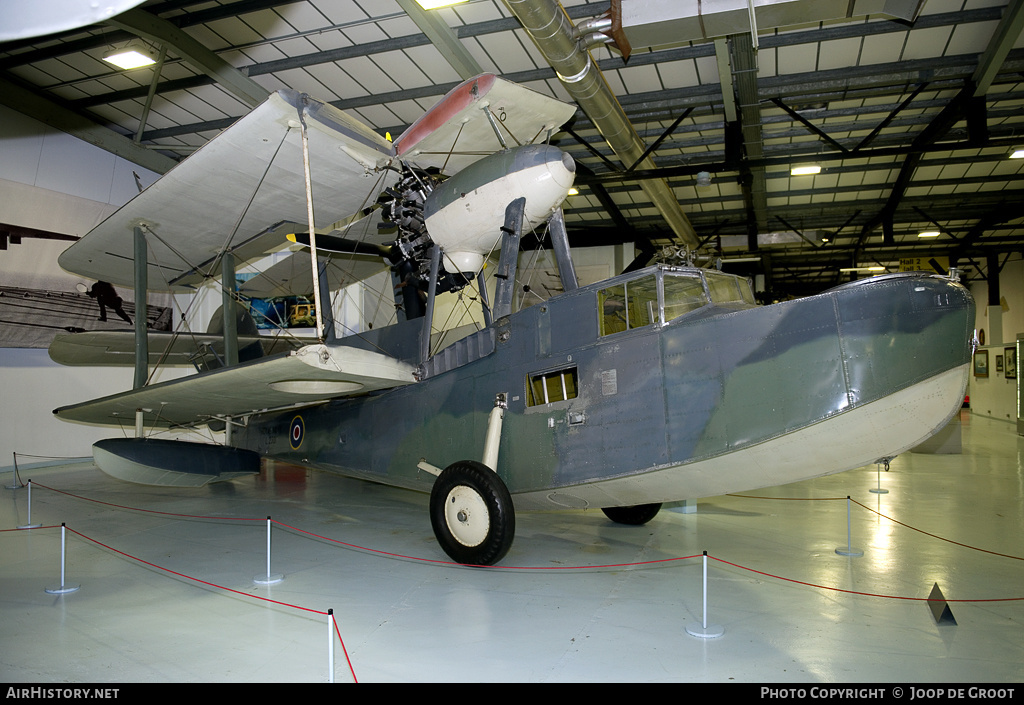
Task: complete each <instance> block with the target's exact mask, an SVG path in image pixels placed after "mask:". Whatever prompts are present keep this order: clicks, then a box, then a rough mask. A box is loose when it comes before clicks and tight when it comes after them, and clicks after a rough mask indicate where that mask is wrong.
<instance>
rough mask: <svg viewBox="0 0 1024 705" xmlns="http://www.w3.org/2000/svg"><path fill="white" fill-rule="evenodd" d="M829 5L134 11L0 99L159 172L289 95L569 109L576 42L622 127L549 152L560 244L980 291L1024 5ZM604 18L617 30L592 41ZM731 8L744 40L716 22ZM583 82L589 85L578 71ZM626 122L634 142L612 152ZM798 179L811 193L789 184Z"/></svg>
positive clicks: (819, 276) (319, 2)
mask: <svg viewBox="0 0 1024 705" xmlns="http://www.w3.org/2000/svg"><path fill="white" fill-rule="evenodd" d="M823 4H827V3H822V2H815V3H811V2H809V1H808V0H685V1H683V0H621V2H620V1H619V0H616V2H614V3H609V2H586V1H578V0H564V1H563V2H562V3H561V7H559V6H558V3H557V2H555V0H469V1H468V2H465V3H463V4H460V5H456V6H454V7H451V8H447V9H441V10H432V11H425V10H422V9H421V8H420V7H419V6H418V5H416V4H415V2H414V0H235V1H229V0H222V1H205V2H197V1H195V0H148V1H147V2H144V3H142V4H141V5H139V6H138V7H136V8H134V9H130V10H128V11H127V12H125V13H123V14H121V15H118V16H117V17H115V18H113V19H110V20H107V21H105V22H104V23H101V24H95V25H91V26H87V27H84V28H80V29H71V30H63V31H59V32H56V33H54V34H49V35H46V36H36V37H29V38H15V39H10V40H8V41H5V42H3V43H0V102H3V103H5V104H7V105H8V106H10V107H12V108H14V109H16V110H19V111H21V112H25V113H28V114H31V115H32V116H33V117H36V118H38V119H40V120H43V121H44V122H47V123H49V124H51V125H53V126H55V127H59V128H61V129H63V130H66V131H68V132H71V133H72V134H76V135H78V136H81V137H83V138H84V139H87V140H89V141H91V142H93V143H95V144H99V145H101V146H103V147H104V148H106V149H109V150H111V151H113V152H116V153H118V154H121V155H123V156H125V157H127V158H129V159H132V160H133V161H135V162H137V163H139V164H142V165H143V166H146V167H147V168H150V169H153V170H155V171H166V170H167V169H168V168H170V166H172V165H173V164H174V163H175V162H176V161H177V160H180V159H182V158H184V157H185V156H187V155H188V154H189V153H190V152H191V151H194V150H195V149H196V148H198V147H200V146H201V145H202V144H204V143H205V142H206V141H207V140H209V139H210V138H211V137H213V136H215V135H216V134H217V133H218V132H219V131H220V130H222V129H223V128H225V127H226V126H228V125H230V124H231V123H232V122H233V121H234V120H236V119H237V118H238V117H240V116H241V115H243V114H244V113H245V112H246V111H247V110H249V109H250V108H251V107H252V106H253V105H255V104H256V103H258V102H259V101H260V100H261V99H262V98H263V97H265V96H266V95H267V93H268V92H270V91H274V90H277V89H280V88H291V89H296V90H300V91H305V92H308V93H310V94H312V95H314V96H316V97H318V98H321V99H324V100H328V101H331V102H333V103H334V104H335V105H336V106H337V107H339V108H341V109H343V110H346V111H348V112H350V113H351V114H353V115H355V116H356V117H358V118H359V119H360V120H362V121H364V122H366V123H367V124H368V125H371V126H372V127H374V128H376V129H377V130H379V131H380V132H381V133H383V132H385V131H389V132H391V134H398V133H400V132H401V131H402V130H403V128H404V127H405V126H406V125H408V124H409V123H411V122H412V121H413V120H415V119H416V118H417V117H418V116H419V115H420V114H422V112H423V111H424V110H425V109H426V108H428V107H430V106H431V105H433V104H434V103H435V102H436V101H437V100H438V99H439V98H440V97H441V96H442V95H443V94H444V93H445V92H446V91H447V90H449V89H450V88H452V87H453V86H454V85H455V84H457V83H458V82H459V81H461V80H462V79H463V78H465V77H468V76H471V75H473V74H475V73H479V72H482V71H487V72H494V73H497V74H499V75H501V76H503V77H504V78H506V79H509V80H512V81H516V82H519V83H523V84H525V85H527V86H529V87H531V88H533V89H534V90H538V91H541V92H543V93H546V94H549V95H553V96H556V97H558V98H560V99H562V100H566V101H569V102H572V101H573V100H574V98H573V94H571V93H570V90H569V89H567V88H566V86H567V84H566V83H563V82H562V81H561V80H560V79H559V74H561V75H562V76H566V75H569V74H567V73H566V71H567V69H566V66H572V64H571V60H569V59H566V58H565V56H564V52H563V49H564V47H567V46H570V47H578V46H579V44H578V42H577V41H576V40H575V39H573V38H572V36H571V33H572V31H573V26H577V27H581V29H580V30H579V31H578V32H577V34H578V35H580V36H583V37H589V38H591V39H594V40H595V41H596V43H594V44H593V45H591V46H590V48H589V55H590V57H591V58H592V64H593V66H594V67H595V68H596V69H597V70H598V71H599V74H597V75H598V78H596V79H594V80H595V81H596V82H597V83H600V82H601V81H600V77H601V76H603V79H604V82H605V83H606V84H607V87H608V96H611V95H614V97H615V98H616V99H617V105H618V106H620V107H621V114H619V113H618V111H619V110H620V107H616V106H615V105H614V104H615V103H616V101H611V100H610V98H609V101H606V103H608V104H606V103H601V102H600V100H599V99H584V98H582V97H580V98H579V100H578V101H577V104H578V105H580V109H579V110H577V113H576V116H575V118H574V120H573V121H572V122H571V123H570V124H569V126H568V128H567V129H566V130H564V131H563V132H561V133H559V134H558V135H557V136H556V137H555V141H556V142H557V143H558V144H559V146H560V147H562V148H563V149H564V150H566V151H568V152H569V153H570V154H571V155H572V156H573V157H574V158H575V159H576V161H577V163H578V164H579V165H580V169H579V174H578V184H579V191H580V193H579V195H575V196H571V197H570V198H569V201H568V204H567V207H566V209H565V219H566V225H567V227H568V228H569V231H570V235H571V237H572V240H573V243H574V245H575V246H585V245H587V244H608V243H618V242H635V243H637V244H638V246H640V247H641V249H643V250H644V251H645V252H646V253H653V252H657V251H660V250H662V249H663V248H670V247H671V248H678V247H682V246H683V245H690V246H691V247H692V246H694V245H699V246H700V247H701V248H702V249H703V251H706V252H711V253H713V254H714V255H716V256H719V257H722V258H723V259H724V260H725V261H726V264H725V268H726V270H727V271H737V272H740V273H745V274H764V275H765V279H766V285H767V287H768V289H769V292H770V294H771V295H772V296H774V297H776V298H781V297H784V296H789V295H804V294H809V293H815V292H817V291H821V290H823V289H825V288H827V287H829V286H832V285H835V284H837V283H840V282H842V281H847V280H849V279H850V278H851V277H855V276H858V275H857V274H851V273H847V272H841V271H840V270H841V269H844V268H852V267H867V266H884V267H886V268H887V269H888V271H895V270H896V269H897V268H898V266H899V260H900V259H901V258H915V257H916V258H923V260H924V261H929V260H932V259H936V261H937V262H940V263H941V262H942V260H941V259H938V258H943V257H948V258H949V262H950V263H951V264H952V265H954V266H959V267H961V268H965V269H966V270H967V276H968V277H969V278H971V279H983V278H987V277H989V276H991V275H993V274H997V273H998V270H999V268H1001V267H1002V265H1003V264H1005V262H1006V261H1007V260H1008V259H1009V258H1020V257H1021V253H1022V252H1024V159H1019V158H1018V159H1012V158H1010V157H1011V154H1012V153H1013V152H1014V151H1016V150H1017V149H1018V148H1024V73H1022V71H1024V40H1022V37H1021V27H1022V22H1024V11H1022V5H1024V0H1009V2H1007V0H923V1H922V2H920V3H919V2H918V0H842V2H837V3H835V5H834V7H833V8H829V9H827V10H824V11H822V10H821V9H820V8H821V6H822V5H823ZM897 5H898V6H899V7H896V8H895V9H894V6H897ZM612 6H614V7H612ZM836 7H838V8H839V9H835V8H836ZM562 8H564V12H563V9H562ZM751 8H752V10H751ZM725 9H730V10H733V11H735V12H733V13H732V15H729V14H728V13H726V12H725ZM783 10H785V12H783ZM609 11H614V12H613V14H614V16H615V21H614V22H612V23H611V25H612V26H611V27H608V24H609V23H608V22H600V21H597V22H595V18H600V17H602V16H604V15H605V13H608V12H609ZM740 11H742V12H740ZM882 11H884V12H887V13H889V14H886V15H883V14H869V15H867V16H863V14H862V13H863V12H875V13H879V12H882ZM645 12H646V13H647V14H648V15H652V16H653V17H654V19H653V20H650V21H648V24H647V25H646V26H645V25H644V18H643V17H639V18H638V15H640V14H643V13H645ZM737 12H739V13H740V14H741V15H746V16H747V18H748V19H747V20H746V24H745V25H744V23H743V22H742V21H741V22H732V23H729V22H722V21H720V20H723V19H724V18H726V17H727V16H728V17H730V18H731V17H732V16H733V15H736V13H737ZM750 12H752V13H753V17H754V24H755V26H756V28H757V31H756V32H752V31H751V30H750V19H749V17H750ZM652 13H653V14H652ZM658 13H662V15H661V16H658ZM787 13H788V15H787ZM857 13H861V15H858V14H857ZM782 15H786V17H783V18H782V19H779V17H780V16H782ZM549 17H555V18H556V19H557V24H558V25H559V27H558V28H557V31H556V30H550V31H547V30H545V29H543V26H544V25H543V23H545V22H547V19H545V18H549ZM789 17H795V18H796V19H789ZM620 21H621V25H622V28H621V31H619V29H620ZM538 22H540V23H541V24H540V25H538V26H534V25H537V23H538ZM773 24H779V25H783V26H771V25H773ZM594 29H596V30H599V31H604V32H605V33H606V34H612V35H614V36H615V37H616V39H617V40H618V47H617V48H613V47H609V46H608V45H607V44H606V43H604V42H605V41H606V40H607V37H606V36H605V35H602V34H596V33H595V32H594V31H592V30H594ZM666 30H667V31H666ZM558 32H561V33H562V34H563V35H565V36H560V35H558ZM567 33H568V34H567ZM715 33H719V34H721V33H724V35H722V36H713V35H714V34H715ZM137 37H141V38H142V39H144V40H145V41H146V42H147V43H148V45H149V46H151V47H152V48H153V49H154V51H155V52H156V53H158V54H161V55H162V62H160V63H158V64H157V66H156V67H150V68H142V69H136V70H133V71H121V70H118V69H115V68H113V67H111V66H109V65H108V64H106V63H105V62H104V61H103V60H102V57H103V55H104V54H105V53H106V52H107V51H109V50H110V49H111V48H113V47H116V46H122V45H124V44H126V43H128V42H129V41H130V40H132V39H134V38H137ZM623 37H625V38H626V39H628V40H629V43H630V45H631V52H630V54H629V57H628V61H626V60H624V58H623V55H622V53H620V51H619V49H621V48H622V46H623V45H624V43H625V42H623ZM665 41H671V42H674V43H671V44H663V42H665ZM648 44H654V45H655V46H647V45H648ZM574 51H575V49H574ZM575 60H576V61H578V62H581V63H579V64H578V65H579V66H585V65H587V54H586V51H582V52H580V53H579V55H578V56H577V57H576V59H575ZM567 61H568V62H570V63H566V62H567ZM559 62H561V63H559ZM556 70H557V73H556ZM572 76H574V77H575V76H576V73H573V74H572ZM577 83H579V82H577ZM572 88H573V87H572V86H570V89H572ZM577 97H579V96H577ZM603 108H608V109H609V111H610V110H612V109H614V111H615V112H616V114H618V115H619V117H618V118H616V117H615V116H609V111H605V110H603ZM616 119H618V120H620V122H621V123H622V125H620V126H624V128H626V129H628V130H631V131H633V132H635V135H636V137H637V138H638V140H639V141H638V142H636V141H634V143H633V145H632V146H631V147H629V148H626V147H624V146H622V145H615V144H614V141H615V139H616V138H614V137H613V136H610V133H609V130H608V124H609V121H614V120H616ZM602 135H609V136H608V137H607V138H606V137H603V136H602ZM630 139H632V137H631V138H630ZM637 144H639V145H640V147H639V148H638V147H637V146H636V145H637ZM637 149H639V153H637ZM631 150H632V151H631ZM809 164H817V165H819V166H820V168H821V170H820V172H819V173H817V174H815V175H804V176H793V175H791V173H790V169H791V167H794V166H800V165H809ZM923 231H937V232H938V237H933V238H928V239H924V238H920V237H919V233H921V232H923ZM737 260H738V261H737Z"/></svg>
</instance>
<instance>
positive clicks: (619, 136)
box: [505, 0, 698, 247]
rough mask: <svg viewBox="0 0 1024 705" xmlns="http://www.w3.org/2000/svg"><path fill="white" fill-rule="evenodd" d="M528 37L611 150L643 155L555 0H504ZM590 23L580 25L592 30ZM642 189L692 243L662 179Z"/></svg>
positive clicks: (629, 160)
mask: <svg viewBox="0 0 1024 705" xmlns="http://www.w3.org/2000/svg"><path fill="white" fill-rule="evenodd" d="M505 5H506V6H507V7H508V8H509V10H510V11H511V12H512V14H514V15H515V16H516V18H518V20H519V21H520V22H521V23H522V25H523V27H524V28H525V29H526V31H527V33H528V34H529V35H530V38H531V39H532V40H533V43H534V44H535V45H536V46H537V48H538V49H539V50H540V52H541V53H542V54H543V55H544V57H545V58H546V59H547V61H548V63H549V64H551V66H552V68H554V69H555V72H556V73H557V74H558V78H559V80H561V81H562V85H564V86H565V89H566V90H567V91H568V92H569V94H570V95H571V96H572V97H573V99H574V100H575V101H576V103H577V104H578V105H579V106H580V108H582V109H583V112H585V113H586V114H587V116H588V117H589V118H590V119H591V120H592V121H593V123H594V126H595V127H596V128H597V130H598V132H600V134H601V136H602V137H604V139H605V141H607V142H608V145H609V146H610V147H611V149H612V151H613V152H615V155H616V156H617V157H618V158H619V159H620V160H621V161H622V163H623V164H625V165H626V166H627V167H628V166H632V165H633V164H634V163H635V162H636V161H637V160H638V159H640V158H641V157H643V155H644V151H645V146H644V143H643V140H641V139H640V136H639V135H638V134H637V133H636V130H635V129H634V128H633V125H632V124H631V123H630V121H629V119H628V118H627V117H626V113H625V111H623V109H622V106H621V105H619V101H618V100H617V99H616V97H615V94H614V93H612V91H611V88H609V87H608V83H607V82H606V81H605V79H604V76H603V75H602V74H601V70H600V69H599V68H598V67H597V65H596V64H595V63H594V61H593V60H592V59H591V57H590V53H589V52H588V51H587V50H586V49H585V48H581V46H580V45H581V42H580V41H579V38H578V37H579V35H580V33H579V32H577V31H576V28H575V27H573V24H572V22H571V21H570V20H569V17H568V16H567V15H566V14H565V10H563V9H562V6H561V5H560V4H559V3H558V2H556V1H555V0H505ZM593 30H597V31H600V30H599V29H597V28H596V27H595V28H585V29H584V30H583V34H584V35H587V34H592V33H593ZM637 168H641V169H653V168H655V164H654V160H652V159H651V158H650V157H647V158H645V159H644V160H643V161H642V162H640V164H639V165H638V167H637ZM640 186H641V188H643V190H644V193H645V194H646V195H647V197H648V198H649V199H650V200H651V202H652V203H653V204H654V206H655V207H656V208H657V209H658V212H659V213H660V214H661V215H662V217H663V218H664V219H665V221H666V222H667V223H668V225H669V227H670V228H671V229H672V232H673V233H675V236H676V238H677V239H678V240H679V241H680V242H682V243H685V244H686V245H688V246H690V247H696V246H697V244H698V240H697V236H696V233H695V231H694V229H693V226H692V225H691V224H690V221H689V219H688V218H687V217H686V214H685V213H683V210H682V208H681V207H680V206H679V201H678V199H677V198H676V196H675V194H674V193H673V192H672V189H671V188H669V186H668V182H666V181H665V180H664V179H649V180H643V181H641V182H640Z"/></svg>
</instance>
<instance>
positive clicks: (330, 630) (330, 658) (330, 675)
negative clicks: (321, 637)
mask: <svg viewBox="0 0 1024 705" xmlns="http://www.w3.org/2000/svg"><path fill="white" fill-rule="evenodd" d="M327 682H328V683H333V682H334V610H333V609H329V610H327Z"/></svg>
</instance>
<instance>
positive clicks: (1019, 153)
mask: <svg viewBox="0 0 1024 705" xmlns="http://www.w3.org/2000/svg"><path fill="white" fill-rule="evenodd" d="M1010 159H1024V149H1015V150H1013V154H1011V155H1010Z"/></svg>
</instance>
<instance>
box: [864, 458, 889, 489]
mask: <svg viewBox="0 0 1024 705" xmlns="http://www.w3.org/2000/svg"><path fill="white" fill-rule="evenodd" d="M890 460H892V458H882V459H881V460H879V461H878V462H877V463H875V473H876V474H877V475H878V481H877V487H875V488H874V489H870V490H868V492H874V493H875V494H889V490H886V489H882V467H881V466H882V463H885V471H886V472H889V461H890Z"/></svg>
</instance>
